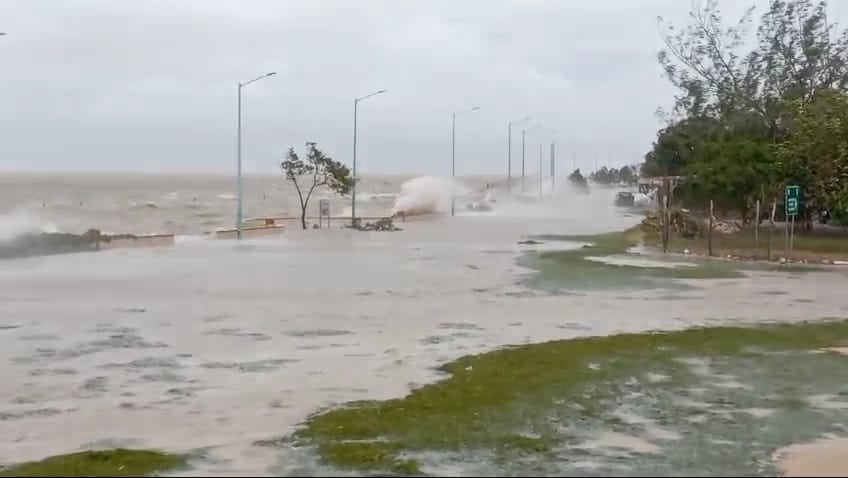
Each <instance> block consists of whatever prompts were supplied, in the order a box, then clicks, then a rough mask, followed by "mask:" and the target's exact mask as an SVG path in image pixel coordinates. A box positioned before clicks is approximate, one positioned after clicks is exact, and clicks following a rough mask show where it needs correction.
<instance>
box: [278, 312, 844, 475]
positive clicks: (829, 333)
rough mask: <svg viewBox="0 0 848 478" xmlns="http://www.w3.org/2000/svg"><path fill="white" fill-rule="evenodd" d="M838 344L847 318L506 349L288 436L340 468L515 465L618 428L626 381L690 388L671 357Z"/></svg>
mask: <svg viewBox="0 0 848 478" xmlns="http://www.w3.org/2000/svg"><path fill="white" fill-rule="evenodd" d="M846 341H848V321H825V322H816V323H804V324H799V325H768V326H760V327H722V328H698V329H689V330H685V331H679V332H668V333H645V334H629V335H616V336H606V337H591V338H581V339H575V340H566V341H555V342H547V343H542V344H534V345H526V346H520V347H510V348H504V349H501V350H497V351H494V352H490V353H486V354H482V355H475V356H467V357H464V358H461V359H459V360H457V361H455V362H451V363H449V364H447V365H445V366H443V367H442V368H441V370H442V371H444V372H446V373H447V374H449V377H448V378H446V379H444V380H442V381H440V382H437V383H434V384H431V385H427V386H424V387H422V388H419V389H417V390H414V391H413V392H411V393H410V394H409V395H408V396H406V397H404V398H401V399H394V400H387V401H381V402H357V403H352V404H349V405H348V406H346V407H342V408H338V409H334V410H329V411H325V412H322V413H319V414H316V415H314V416H312V417H310V418H309V419H308V421H307V422H306V423H305V426H304V427H303V428H302V429H301V430H300V431H298V432H297V433H296V434H295V436H294V439H295V443H298V444H300V445H313V446H315V447H316V449H317V452H318V454H319V455H320V457H321V458H322V459H323V460H324V461H325V462H327V463H328V464H331V465H333V466H336V467H340V468H343V469H360V470H368V471H394V472H396V473H406V474H415V473H417V472H418V471H419V469H418V463H417V462H416V461H415V460H413V459H410V455H414V454H415V453H416V452H469V451H470V452H472V453H476V452H486V453H493V454H494V455H495V456H496V457H497V459H499V460H502V461H503V462H510V461H512V462H514V461H516V460H521V459H522V457H527V456H528V455H544V454H547V453H550V452H551V451H552V450H554V449H556V448H557V447H562V446H565V445H566V442H567V441H568V437H567V436H563V434H562V431H561V430H562V427H567V426H570V425H574V424H577V425H580V424H581V423H584V422H585V423H589V422H598V421H600V422H602V423H605V424H606V425H607V426H609V427H613V429H614V428H615V427H616V426H617V425H620V423H619V422H618V421H617V420H616V419H615V418H614V417H610V416H609V415H608V412H609V411H610V409H611V408H614V406H615V405H616V403H617V401H618V400H619V397H620V396H621V394H622V390H623V388H622V387H626V383H627V379H628V378H631V377H634V376H639V375H640V374H644V373H646V372H647V371H654V372H659V373H663V374H665V375H666V376H668V377H669V380H668V381H667V382H665V385H663V386H680V387H684V386H686V385H687V384H689V385H691V383H689V382H690V380H691V372H690V371H689V369H687V368H686V367H685V366H682V365H680V363H679V362H677V361H676V360H674V359H675V358H679V357H731V356H736V357H744V356H746V355H748V354H751V353H753V352H752V350H754V349H756V350H757V351H759V352H758V353H761V352H762V351H786V350H795V351H798V350H808V349H818V348H822V347H827V346H834V345H838V344H841V343H845V342H846ZM796 378H797V377H796ZM675 393H677V392H675ZM569 424H570V425H569ZM474 456H477V454H475V455H474Z"/></svg>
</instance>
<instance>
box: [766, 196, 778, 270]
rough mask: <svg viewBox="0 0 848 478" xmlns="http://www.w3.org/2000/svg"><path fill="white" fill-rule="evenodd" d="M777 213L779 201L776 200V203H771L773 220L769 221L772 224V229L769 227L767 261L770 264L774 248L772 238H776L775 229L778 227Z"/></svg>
mask: <svg viewBox="0 0 848 478" xmlns="http://www.w3.org/2000/svg"><path fill="white" fill-rule="evenodd" d="M776 212H777V199H775V200H774V201H772V203H771V219H770V221H769V222H770V223H771V227H769V234H768V255H767V256H766V259H767V260H768V261H769V262H771V249H772V246H771V238H772V236H774V229H775V227H776V224H775V223H774V215H775V213H776Z"/></svg>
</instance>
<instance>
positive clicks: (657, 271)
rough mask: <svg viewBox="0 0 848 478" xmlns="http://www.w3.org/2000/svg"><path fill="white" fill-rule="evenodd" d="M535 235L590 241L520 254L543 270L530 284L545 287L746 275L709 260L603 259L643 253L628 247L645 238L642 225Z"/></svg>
mask: <svg viewBox="0 0 848 478" xmlns="http://www.w3.org/2000/svg"><path fill="white" fill-rule="evenodd" d="M534 239H539V240H547V241H552V240H559V241H570V242H582V243H586V245H584V246H583V247H581V248H578V249H570V250H562V251H547V252H541V253H529V254H528V255H526V256H525V257H524V258H523V259H522V260H521V263H522V265H525V266H527V267H530V268H532V269H536V270H538V271H539V274H538V275H536V276H534V277H530V278H529V279H528V281H529V284H528V285H530V286H533V287H536V288H541V289H546V290H552V291H557V290H560V289H564V288H568V289H585V288H590V289H603V288H628V287H630V288H632V287H637V288H650V287H674V286H680V285H679V284H676V285H675V284H674V283H673V282H671V281H669V279H727V278H735V277H742V276H743V274H742V273H741V272H740V271H739V270H738V267H737V266H736V265H734V264H729V263H721V262H714V261H708V260H700V261H696V260H687V261H682V260H678V259H675V261H674V262H672V261H669V260H667V259H663V258H662V257H653V258H651V260H652V261H653V262H649V263H644V264H639V265H632V264H628V263H615V262H614V261H613V262H612V263H610V262H604V261H603V259H635V258H639V256H638V255H635V254H629V253H628V250H629V249H630V248H632V247H634V246H638V245H640V244H642V242H643V240H644V234H643V233H642V231H641V229H640V228H633V229H629V230H627V231H624V232H613V233H607V234H599V235H594V236H537V237H535V238H534ZM599 259H600V260H599ZM643 259H644V258H643Z"/></svg>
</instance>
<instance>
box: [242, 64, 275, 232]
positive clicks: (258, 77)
mask: <svg viewBox="0 0 848 478" xmlns="http://www.w3.org/2000/svg"><path fill="white" fill-rule="evenodd" d="M276 74H277V72H275V71H272V72H270V73H265V74H264V75H262V76H257V77H256V78H254V79H252V80H250V81H246V82H244V83H239V84H238V133H237V136H238V141H237V142H238V145H237V150H238V152H237V153H236V154H237V157H238V159H237V162H238V166H237V168H238V181H237V184H236V188H237V189H238V211H237V212H236V237H238V238H239V239H241V223H242V203H243V202H244V200H243V197H242V181H241V89H242V88H244V87H245V86H247V85H249V84H251V83H253V82H255V81H259V80H261V79H263V78H268V77H269V76H273V75H276Z"/></svg>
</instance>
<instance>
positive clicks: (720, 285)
mask: <svg viewBox="0 0 848 478" xmlns="http://www.w3.org/2000/svg"><path fill="white" fill-rule="evenodd" d="M595 194H597V196H594V195H595ZM613 194H614V191H611V190H606V191H598V192H597V193H593V199H591V201H592V202H593V203H594V206H593V207H592V208H573V207H568V204H569V197H567V196H563V198H562V199H560V200H559V201H560V202H556V203H552V205H549V207H542V208H540V207H528V208H527V209H525V210H522V209H520V207H519V206H515V208H516V209H515V210H514V212H515V213H514V214H509V213H506V212H504V213H503V214H494V215H480V216H471V215H460V216H458V217H456V218H442V219H439V220H435V221H424V222H409V223H406V224H400V225H401V226H402V227H403V228H404V231H401V232H394V233H379V232H375V233H359V232H353V231H349V230H342V229H323V230H310V231H296V230H292V231H287V232H286V233H285V234H284V235H282V236H280V237H277V238H268V239H261V240H246V241H242V242H240V243H239V242H235V241H215V240H190V241H185V242H182V243H179V244H178V245H177V246H175V247H171V248H162V249H151V250H112V251H105V252H99V253H84V254H72V255H62V256H53V257H43V258H31V259H23V260H14V261H7V262H3V263H2V264H0V340H2V343H3V348H2V350H0V367H2V368H0V370H2V373H3V376H4V380H3V381H2V383H0V401H2V403H3V404H4V405H3V407H2V409H0V434H2V435H3V436H5V437H7V439H6V440H4V442H3V444H2V445H0V462H6V463H8V462H19V461H23V460H32V459H40V458H43V457H45V456H48V455H52V454H59V453H66V452H70V451H73V450H76V449H79V448H81V447H92V446H104V445H110V446H114V445H121V446H134V447H151V448H163V449H167V450H169V451H192V452H198V451H199V450H200V451H202V453H199V454H198V455H197V457H198V458H197V459H196V460H194V461H193V465H194V466H196V469H195V471H194V472H196V473H202V474H210V475H212V474H214V475H219V476H223V475H238V474H248V473H249V474H256V475H267V474H273V473H285V472H286V470H287V469H289V468H288V467H287V466H286V465H287V464H286V463H284V460H283V459H282V457H281V456H279V455H278V454H276V453H275V451H274V450H273V449H271V448H267V447H259V446H256V445H255V443H256V442H257V441H263V440H273V439H277V438H280V437H283V436H285V435H287V434H288V433H290V432H291V431H292V430H294V429H295V427H296V426H297V425H298V424H299V423H301V422H302V421H303V420H304V419H305V418H306V417H307V416H308V415H309V414H310V413H313V412H315V411H316V410H318V409H321V408H323V407H327V406H330V405H334V404H340V403H343V402H347V401H350V400H362V399H385V398H390V397H397V396H402V395H404V394H405V393H406V392H407V391H408V390H409V388H410V387H411V386H415V385H416V384H422V383H426V382H429V381H432V380H435V379H437V378H438V375H437V374H436V373H435V372H434V371H433V368H434V367H435V366H437V365H439V364H441V363H443V362H445V361H448V360H451V359H454V358H457V357H459V356H462V355H466V354H471V353H478V352H482V351H487V350H491V349H494V348H496V347H499V346H503V345H507V344H521V343H529V342H537V341H545V340H550V339H556V338H568V337H575V336H580V335H590V334H591V335H595V334H609V333H613V332H623V331H642V330H650V329H679V328H683V327H687V326H691V325H697V324H714V323H726V322H728V321H730V322H733V321H745V322H749V321H765V320H799V319H809V318H817V317H826V316H846V315H848V303H846V302H845V301H844V300H841V296H840V294H838V293H836V292H837V291H840V290H844V288H845V286H846V284H848V277H846V275H845V273H844V272H821V273H819V272H817V273H810V274H807V275H804V276H793V275H785V274H777V273H752V274H751V277H746V278H742V279H722V280H707V281H691V283H692V288H688V289H687V290H685V291H669V290H662V289H652V290H638V289H637V290H632V289H631V290H612V291H610V290H607V291H603V292H601V291H585V290H582V291H579V292H578V291H576V292H574V293H564V294H556V295H551V294H547V293H544V292H542V291H538V290H533V289H529V288H527V287H526V286H524V285H521V284H522V280H521V279H522V278H523V277H525V276H526V275H528V274H534V273H535V272H534V271H532V270H530V269H525V268H522V267H520V266H518V265H517V260H518V258H519V257H520V255H521V254H522V253H524V252H527V251H534V250H539V249H546V248H547V249H550V248H563V247H574V246H567V245H566V244H562V243H544V244H540V245H520V244H518V242H519V241H521V240H522V239H525V238H527V237H528V236H530V235H533V234H543V233H548V234H566V233H581V234H587V233H596V232H604V231H612V230H618V229H623V228H624V227H628V226H629V225H632V224H634V223H635V222H636V221H638V218H636V217H630V216H627V215H624V214H622V213H621V212H620V211H616V210H615V209H614V208H613V207H612V206H611V205H609V204H611V199H612V196H613ZM606 196H609V198H607V197H606ZM607 199H609V201H607ZM584 201H587V204H590V203H589V202H588V201H590V199H589V198H584ZM504 211H507V210H506V209H504ZM522 211H524V212H522Z"/></svg>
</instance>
